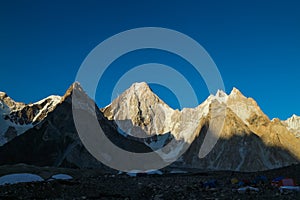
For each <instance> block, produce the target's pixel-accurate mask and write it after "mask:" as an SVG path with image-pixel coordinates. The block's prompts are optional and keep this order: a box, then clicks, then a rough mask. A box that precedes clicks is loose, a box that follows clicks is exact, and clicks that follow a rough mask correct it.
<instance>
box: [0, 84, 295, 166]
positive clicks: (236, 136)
mask: <svg viewBox="0 0 300 200" xmlns="http://www.w3.org/2000/svg"><path fill="white" fill-rule="evenodd" d="M74 90H75V91H79V93H78V94H79V95H82V96H83V97H84V98H83V99H86V102H75V103H76V105H75V107H76V109H81V110H83V112H86V114H87V115H88V113H90V112H95V111H96V115H97V119H98V121H99V124H100V125H101V127H102V129H103V130H105V132H106V135H107V136H108V138H109V139H111V140H112V141H113V142H114V143H115V144H116V145H118V146H121V147H122V148H123V149H126V150H128V151H133V152H148V151H151V149H152V150H153V151H155V150H157V149H160V148H162V147H164V146H166V145H167V144H168V143H169V142H170V140H172V139H175V140H176V141H183V142H184V144H186V145H187V147H188V149H187V150H186V149H185V150H186V151H185V150H184V151H183V150H182V147H180V146H179V147H178V146H175V147H174V148H173V147H172V146H171V147H170V148H169V149H168V150H166V151H165V152H162V153H161V154H159V156H160V157H161V159H163V160H164V159H166V160H167V159H170V158H173V157H176V156H178V157H179V158H178V159H177V161H176V162H174V163H173V164H172V165H171V167H176V168H193V169H199V170H234V171H261V170H266V169H272V168H278V167H283V166H288V165H291V164H295V163H298V162H299V160H300V148H299V147H300V146H299V145H300V139H298V138H297V137H296V134H295V132H294V131H292V130H291V127H292V128H293V130H294V129H295V127H296V129H297V123H294V121H295V119H297V117H296V116H294V117H293V119H292V120H287V121H280V120H278V119H275V120H270V119H269V118H268V117H267V116H266V115H265V114H264V113H263V112H262V110H261V109H260V107H259V106H258V105H257V103H256V102H255V100H254V99H252V98H247V97H245V96H244V95H243V94H242V93H241V92H240V91H239V90H238V89H236V88H234V89H233V90H232V91H231V93H230V94H229V95H227V94H226V93H225V92H223V91H218V92H217V94H216V95H210V96H209V97H208V98H207V99H206V100H205V101H204V102H203V103H202V104H200V105H199V106H197V107H195V108H184V109H182V110H181V111H179V110H174V109H172V108H170V107H169V106H168V105H167V104H166V103H164V102H163V101H162V100H161V99H160V98H159V97H158V96H157V95H155V94H154V93H153V92H152V90H151V88H150V87H149V86H148V85H147V84H146V83H135V84H133V85H132V86H131V87H130V88H129V89H128V90H126V91H125V92H124V93H123V94H121V95H120V96H119V97H118V98H116V99H115V100H114V101H113V102H112V103H111V104H110V105H108V106H106V107H105V108H102V109H99V108H98V107H97V105H96V104H95V103H94V101H93V100H92V99H90V98H88V97H87V95H86V94H85V93H84V90H83V89H82V88H81V87H80V84H78V83H74V84H73V85H72V86H71V87H70V88H69V89H68V90H67V92H66V94H65V95H64V96H63V97H61V98H60V97H57V98H50V101H49V98H47V99H48V101H47V100H43V101H41V102H40V104H43V103H42V102H46V103H44V104H43V105H44V106H42V105H40V108H41V110H46V111H48V112H45V113H46V114H43V115H42V116H43V117H40V118H39V117H36V116H39V115H37V114H35V115H33V117H32V115H29V116H31V117H29V118H28V119H30V120H31V121H30V120H29V121H30V125H31V126H32V127H30V128H29V129H28V130H27V131H26V132H25V133H24V134H22V135H20V134H19V135H18V136H17V137H15V138H14V139H11V140H7V141H8V142H7V141H6V143H7V144H4V145H3V146H2V147H0V158H1V157H2V159H0V164H1V163H2V164H5V163H7V162H9V163H10V164H12V163H18V162H25V163H26V162H29V161H28V159H26V158H24V156H22V155H20V153H16V150H13V149H12V148H15V146H16V145H17V146H24V148H25V146H28V145H29V144H27V143H31V144H30V145H31V146H34V145H36V144H39V148H40V149H39V152H37V151H36V149H34V147H32V149H28V152H26V154H34V156H32V157H35V158H36V159H31V160H30V162H29V164H39V165H54V166H62V165H63V166H72V167H80V168H82V167H92V168H94V167H96V168H97V167H102V168H103V167H104V166H103V164H101V163H99V162H98V161H97V160H96V159H95V158H93V157H92V156H91V155H90V154H89V153H88V151H87V150H86V149H85V148H84V146H83V145H82V143H81V141H80V139H79V138H78V135H77V131H76V128H75V126H74V121H73V117H72V104H73V103H74V102H72V93H73V91H74ZM4 96H6V97H5V98H6V100H5V101H4V100H1V102H6V103H5V105H8V104H9V105H10V107H16V108H19V109H16V110H22V109H24V108H26V105H24V104H17V103H15V104H14V103H13V102H12V103H7V102H9V101H8V99H7V98H8V97H7V95H2V98H1V99H5V98H3V97H4ZM56 100H57V101H56ZM58 100H59V101H58ZM49 102H52V103H49ZM2 105H4V103H2ZM34 105H37V104H34ZM27 106H28V107H30V105H27ZM32 106H33V105H31V107H32ZM3 110H5V109H2V113H4V111H3ZM11 110H13V109H11ZM27 110H28V108H27ZM8 111H10V110H8ZM10 112H14V111H10ZM35 113H40V112H37V111H36V112H35ZM5 114H6V115H7V114H8V113H5ZM6 115H5V116H6ZM26 116H27V115H26ZM33 119H39V120H36V121H37V122H35V120H33ZM4 120H5V119H4ZM34 123H36V124H34ZM206 136H209V137H206ZM212 136H213V137H218V139H217V140H212V139H214V138H213V137H212ZM207 138H209V140H207ZM207 141H209V142H211V143H208V142H207ZM32 143H34V144H32ZM207 144H208V145H207ZM20 148H21V147H20ZM50 148H51V150H49V149H50ZM43 151H46V153H45V152H44V153H43ZM15 154H19V155H15ZM8 156H9V158H8ZM43 156H44V157H46V158H45V159H46V160H47V162H46V161H43V162H42V161H41V160H39V159H40V158H41V157H43ZM49 156H50V157H51V158H50V157H49Z"/></svg>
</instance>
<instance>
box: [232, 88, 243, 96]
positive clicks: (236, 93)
mask: <svg viewBox="0 0 300 200" xmlns="http://www.w3.org/2000/svg"><path fill="white" fill-rule="evenodd" d="M229 96H231V97H244V95H243V94H242V93H241V91H240V90H239V89H237V88H236V87H233V89H232V90H231V92H230V94H229Z"/></svg>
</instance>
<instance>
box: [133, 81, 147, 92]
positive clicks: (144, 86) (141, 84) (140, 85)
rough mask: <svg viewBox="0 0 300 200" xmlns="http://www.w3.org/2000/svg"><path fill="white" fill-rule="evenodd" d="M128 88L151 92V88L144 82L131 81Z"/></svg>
mask: <svg viewBox="0 0 300 200" xmlns="http://www.w3.org/2000/svg"><path fill="white" fill-rule="evenodd" d="M130 88H131V89H134V90H135V91H145V90H149V91H151V92H152V90H151V88H150V87H149V85H148V84H147V83H146V82H136V83H133V84H132V85H131V87H130Z"/></svg>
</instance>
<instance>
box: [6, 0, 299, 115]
mask: <svg viewBox="0 0 300 200" xmlns="http://www.w3.org/2000/svg"><path fill="white" fill-rule="evenodd" d="M29 2H30V3H29ZM46 2H50V1H25V0H24V1H14V0H12V1H8V0H7V1H1V3H0V66H1V68H0V69H1V70H0V91H5V92H6V93H8V95H10V96H11V97H12V98H14V99H15V100H17V101H24V102H27V103H29V102H35V101H37V100H39V99H41V98H44V97H46V96H48V95H50V94H58V95H63V94H64V92H65V90H66V89H67V88H68V87H69V85H70V84H71V83H72V82H73V81H74V80H75V76H76V73H77V70H78V69H79V67H80V65H81V63H82V61H83V60H84V58H85V57H86V56H87V54H88V53H89V52H90V51H91V50H92V49H93V48H94V47H95V46H96V45H98V44H99V43H100V42H102V41H103V40H105V39H106V38H108V37H110V36H112V35H114V34H116V33H119V32H121V31H125V30H127V29H132V28H137V27H145V26H157V27H165V28H170V29H174V30H177V31H180V32H182V33H184V34H187V35H189V36H190V37H192V38H194V39H195V40H196V41H198V42H199V43H200V44H201V45H202V46H203V47H204V48H205V49H206V50H207V51H208V53H209V54H210V55H211V57H212V58H213V59H214V61H215V63H216V64H217V66H218V68H219V71H220V72H221V75H222V77H223V80H224V83H225V87H226V92H227V93H228V92H230V91H231V89H232V87H237V88H239V89H240V90H241V91H242V93H244V94H245V95H246V96H251V97H253V98H254V99H255V100H256V101H257V102H258V104H259V105H260V106H261V108H262V109H263V111H264V112H265V113H266V114H267V115H268V116H270V118H273V117H279V118H281V119H285V118H287V117H289V116H291V115H292V114H293V113H295V114H298V115H300V105H299V102H300V91H299V86H300V77H299V76H300V3H299V1H297V0H295V1H290V0H285V1H274V0H273V1H253V0H252V1H230V0H229V1H214V0H212V1H188V0H185V1H175V0H172V1H171V0H170V1H169V0H165V1H161V0H158V1H156V0H153V1H141V0H139V1H132V0H128V1H122V0H120V1H114V0H109V1H103V0H100V1H64V2H60V1H51V3H46ZM140 53H141V52H136V56H132V55H128V57H127V58H126V56H125V57H124V58H120V59H119V60H117V61H116V63H117V64H118V63H119V65H124V66H126V65H128V64H129V63H130V64H132V63H138V64H142V63H143V62H149V61H155V60H157V62H159V61H160V62H162V63H165V64H169V65H172V64H175V65H176V64H177V65H178V63H179V64H180V63H181V64H182V65H183V66H184V63H182V61H180V60H176V59H177V58H174V59H173V57H174V56H173V57H172V55H166V56H165V55H164V52H160V53H159V52H156V51H152V52H148V54H147V55H148V57H147V59H145V57H143V56H142V57H143V59H141V56H138V55H139V54H140ZM165 57H167V58H168V57H169V59H165V60H164V59H163V58H165ZM168 61H170V62H171V63H168ZM178 66H179V65H178ZM182 69H184V68H182ZM182 71H184V70H182ZM118 73H120V72H119V71H118V70H115V71H114V68H113V67H112V68H111V73H110V74H109V73H108V75H107V77H106V78H107V80H111V82H110V84H114V83H115V81H116V77H118ZM186 75H187V76H189V75H190V76H192V72H191V73H190V74H189V71H187V72H186ZM190 80H191V81H193V78H190ZM204 86H205V85H204ZM204 86H199V88H200V89H201V90H203V91H204V92H202V93H201V92H200V93H201V94H198V95H199V96H198V97H199V98H200V100H204V99H205V98H206V97H207V96H208V92H207V90H205V88H204ZM111 87H112V86H111ZM153 87H154V90H155V91H156V92H158V93H159V95H160V96H161V97H162V98H163V99H164V100H165V101H166V102H167V103H170V104H171V105H172V106H174V107H175V106H176V102H175V101H170V100H168V99H170V98H168V97H170V96H172V95H171V94H169V93H167V92H166V91H165V92H164V90H159V89H161V87H158V86H157V85H156V86H153ZM202 87H203V88H204V89H203V88H202ZM110 89H112V88H110V87H107V88H102V89H100V91H97V102H98V103H99V104H100V106H104V105H105V104H106V103H108V102H109V100H110V99H109V98H107V96H108V93H109V92H111V91H110ZM200 89H199V91H201V90H200ZM168 101H169V102H168Z"/></svg>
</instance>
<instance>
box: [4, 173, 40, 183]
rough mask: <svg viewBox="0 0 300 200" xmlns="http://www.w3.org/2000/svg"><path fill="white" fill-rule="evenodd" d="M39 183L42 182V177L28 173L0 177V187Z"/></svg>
mask: <svg viewBox="0 0 300 200" xmlns="http://www.w3.org/2000/svg"><path fill="white" fill-rule="evenodd" d="M41 181H44V179H43V178H42V177H40V176H39V175H36V174H29V173H21V174H9V175H5V176H1V177H0V185H5V184H16V183H29V182H41Z"/></svg>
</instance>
